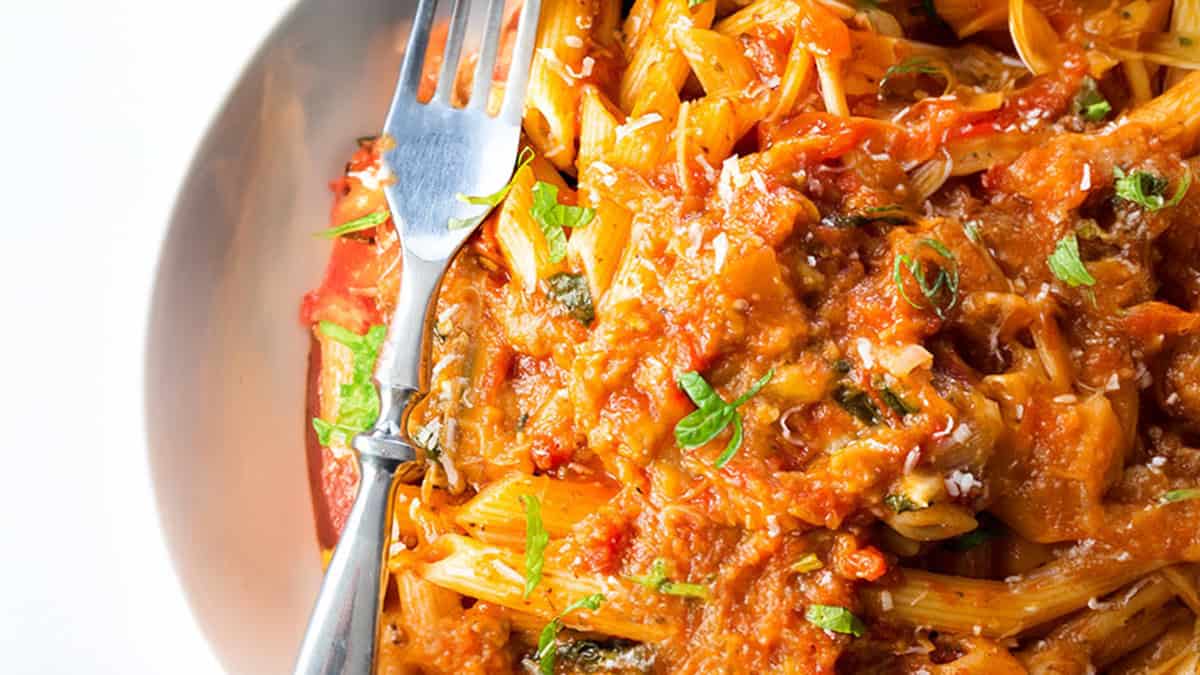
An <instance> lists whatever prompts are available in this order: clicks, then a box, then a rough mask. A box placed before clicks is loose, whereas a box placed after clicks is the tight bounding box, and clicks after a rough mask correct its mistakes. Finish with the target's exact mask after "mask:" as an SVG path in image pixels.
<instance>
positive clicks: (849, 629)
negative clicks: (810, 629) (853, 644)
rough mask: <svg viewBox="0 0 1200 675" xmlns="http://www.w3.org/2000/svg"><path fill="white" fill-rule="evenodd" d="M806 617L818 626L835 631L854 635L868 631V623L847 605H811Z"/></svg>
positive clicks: (861, 634) (860, 635) (859, 635)
mask: <svg viewBox="0 0 1200 675" xmlns="http://www.w3.org/2000/svg"><path fill="white" fill-rule="evenodd" d="M804 618H805V619H808V622H809V623H811V624H812V625H814V626H817V627H818V628H823V629H825V630H828V631H833V632H834V633H844V634H846V635H853V636H854V637H862V636H863V635H864V634H865V633H866V632H867V627H866V625H864V624H863V622H862V620H861V619H859V618H858V617H857V616H854V615H853V614H851V613H850V610H848V609H846V608H845V607H837V606H835V605H809V606H808V611H806V612H805V613H804Z"/></svg>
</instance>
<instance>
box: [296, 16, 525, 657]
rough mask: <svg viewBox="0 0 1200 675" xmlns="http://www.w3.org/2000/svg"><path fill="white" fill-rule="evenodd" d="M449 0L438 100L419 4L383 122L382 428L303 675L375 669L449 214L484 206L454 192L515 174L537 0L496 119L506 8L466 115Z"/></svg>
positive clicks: (417, 462)
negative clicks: (388, 292) (393, 257)
mask: <svg viewBox="0 0 1200 675" xmlns="http://www.w3.org/2000/svg"><path fill="white" fill-rule="evenodd" d="M446 1H447V2H452V3H453V9H452V10H451V15H450V29H449V34H448V36H447V39H446V46H445V50H444V56H443V62H442V67H441V73H440V76H439V78H438V85H437V90H436V92H435V93H434V96H433V98H432V99H431V100H430V101H429V103H421V102H419V101H418V100H417V87H418V84H419V83H420V79H421V72H422V66H423V61H424V55H425V51H426V48H427V47H428V45H429V36H430V31H431V30H432V28H433V25H434V15H435V10H436V5H437V2H438V0H420V4H419V5H418V7H417V14H416V18H415V19H414V20H413V24H412V29H411V32H410V35H409V39H408V46H407V48H406V49H405V54H404V62H403V64H402V65H401V67H400V80H399V83H398V84H397V86H396V95H395V97H394V98H393V100H392V107H391V110H389V111H388V116H387V120H386V121H385V122H384V133H385V134H387V135H389V136H391V137H392V138H393V139H395V142H396V145H395V148H394V149H393V150H390V151H388V152H387V153H385V154H384V156H383V161H384V162H385V163H386V166H387V167H388V168H389V169H390V170H391V173H392V175H393V176H395V182H394V183H393V184H392V185H389V186H388V187H387V188H386V194H387V200H388V206H389V207H390V208H391V213H392V220H393V222H394V223H395V224H396V229H397V231H398V232H399V235H400V243H401V255H402V257H403V259H402V263H401V273H400V297H399V300H398V301H397V303H396V312H395V314H394V315H393V317H392V322H391V325H390V327H389V330H388V337H387V342H386V343H385V344H384V347H383V349H382V350H381V355H380V358H379V362H378V364H376V369H375V379H376V381H377V382H378V384H379V394H380V400H381V406H380V415H379V420H378V421H377V422H376V424H375V428H374V430H372V431H371V432H369V433H364V434H359V435H358V436H357V437H356V438H355V439H354V444H353V445H354V449H355V450H357V451H358V461H359V469H360V476H361V481H360V484H359V488H358V495H357V496H356V498H355V501H354V507H353V509H351V511H350V516H349V518H348V519H347V520H346V525H345V527H344V529H343V530H342V536H341V539H340V541H339V542H338V546H337V550H336V551H335V552H334V554H333V560H332V561H331V562H330V564H329V569H328V571H326V573H325V580H324V582H323V583H322V584H321V593H320V595H319V596H318V598H317V602H316V606H315V607H314V609H313V613H312V617H311V619H309V624H308V629H307V631H306V633H305V636H304V642H303V643H302V644H301V647H300V656H299V658H298V659H297V662H296V670H295V673H297V675H317V674H320V675H332V674H342V675H358V674H364V675H365V674H366V673H369V672H371V669H372V666H373V663H374V655H375V639H376V631H377V621H378V616H379V611H380V609H381V606H382V602H383V593H382V584H381V580H382V578H383V576H382V574H383V565H384V564H385V553H386V551H385V546H386V542H387V536H388V529H389V525H390V524H391V506H392V501H393V499H392V495H393V491H394V487H395V484H396V482H397V480H408V479H412V478H415V477H416V476H418V475H419V474H420V467H421V463H422V460H421V459H420V458H419V457H418V454H417V452H416V451H415V450H414V449H413V443H412V440H411V439H410V438H409V437H408V434H407V430H406V428H405V427H406V425H405V421H406V418H407V414H408V411H409V410H410V408H411V406H412V405H413V404H415V403H416V402H417V401H418V400H420V398H421V397H422V396H423V395H424V393H425V392H427V391H428V387H429V362H428V357H429V350H428V347H429V333H430V322H431V316H430V314H431V312H432V308H433V305H434V298H435V297H436V295H437V290H438V287H439V286H440V284H441V280H442V276H443V274H444V273H445V271H446V267H447V266H448V265H449V263H450V260H451V259H452V258H453V257H454V254H455V253H456V252H457V251H458V249H459V248H460V247H461V246H462V244H463V242H464V241H466V239H467V237H468V235H470V233H471V231H472V230H473V229H474V228H470V227H464V228H454V229H452V228H451V227H449V223H450V221H451V219H452V218H453V219H471V218H477V217H478V216H480V215H482V214H481V213H480V212H481V210H483V207H480V206H472V205H468V204H465V203H462V202H460V201H458V200H456V199H455V197H454V196H455V193H465V194H469V195H487V194H492V193H494V192H496V191H497V190H498V189H500V188H501V187H502V186H503V185H504V184H505V183H506V182H507V181H508V179H509V176H510V174H511V173H512V166H513V158H514V157H515V156H516V151H517V144H518V142H519V141H520V132H521V115H522V107H523V105H524V99H525V88H526V85H527V83H528V79H529V65H530V61H531V60H532V57H533V45H534V38H535V36H536V33H537V23H538V16H539V13H540V9H541V0H525V4H524V6H523V7H522V8H521V16H520V19H519V21H520V23H519V26H518V30H517V37H516V42H515V44H514V47H513V50H512V62H511V66H510V70H509V73H508V80H507V85H506V86H505V95H504V99H503V101H502V102H501V105H500V110H499V113H498V114H497V115H495V116H494V117H493V116H491V115H490V114H489V112H488V98H489V93H490V91H491V87H492V74H493V70H494V68H495V62H496V55H497V52H498V51H499V46H500V38H501V30H502V22H503V18H504V17H503V15H504V0H490V1H489V3H488V5H487V10H486V11H487V15H486V23H485V27H484V30H483V39H482V48H481V49H480V52H479V60H478V64H477V66H476V71H475V78H474V85H473V89H472V91H471V95H470V98H469V99H468V101H467V104H466V106H465V107H464V108H457V107H454V106H453V105H452V104H451V100H452V94H453V92H454V80H455V75H456V73H457V72H458V64H459V59H460V56H461V53H462V49H463V42H464V38H465V36H466V33H467V18H468V14H469V12H470V7H469V5H470V4H471V0H446Z"/></svg>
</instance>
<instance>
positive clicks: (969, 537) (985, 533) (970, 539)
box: [942, 526, 999, 552]
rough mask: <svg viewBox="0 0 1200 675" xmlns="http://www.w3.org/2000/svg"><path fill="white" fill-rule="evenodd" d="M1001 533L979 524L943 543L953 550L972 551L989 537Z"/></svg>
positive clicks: (993, 537)
mask: <svg viewBox="0 0 1200 675" xmlns="http://www.w3.org/2000/svg"><path fill="white" fill-rule="evenodd" d="M998 536H999V535H998V534H997V533H995V532H993V531H991V530H989V529H987V528H986V527H983V526H979V527H977V528H975V529H973V530H971V531H970V532H967V533H965V534H960V535H958V536H957V537H954V538H952V539H947V540H945V541H944V542H942V545H943V546H945V547H946V548H948V549H950V550H951V551H958V552H962V551H970V550H971V549H973V548H975V547H976V546H979V545H980V544H982V543H984V542H986V541H987V540H989V539H995V538H996V537H998Z"/></svg>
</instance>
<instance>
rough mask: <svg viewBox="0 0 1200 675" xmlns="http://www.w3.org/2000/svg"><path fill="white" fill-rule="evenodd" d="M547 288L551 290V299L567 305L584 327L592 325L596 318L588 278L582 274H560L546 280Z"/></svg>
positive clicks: (572, 314)
mask: <svg viewBox="0 0 1200 675" xmlns="http://www.w3.org/2000/svg"><path fill="white" fill-rule="evenodd" d="M546 286H547V287H548V288H549V294H550V297H552V298H554V299H555V300H558V301H559V302H561V303H562V304H563V305H566V307H567V309H568V310H569V311H570V314H571V316H572V317H574V318H576V319H578V320H579V322H580V323H582V324H583V325H585V326H587V325H590V324H591V323H592V320H593V319H595V318H596V309H595V307H594V306H593V305H592V292H591V290H590V289H589V288H588V282H587V277H585V276H583V275H582V274H571V273H570V272H559V273H558V274H555V275H554V276H552V277H550V278H549V279H547V280H546Z"/></svg>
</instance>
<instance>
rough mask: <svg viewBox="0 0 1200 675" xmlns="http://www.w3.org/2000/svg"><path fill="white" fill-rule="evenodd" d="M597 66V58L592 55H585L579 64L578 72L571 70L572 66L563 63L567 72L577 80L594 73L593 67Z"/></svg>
mask: <svg viewBox="0 0 1200 675" xmlns="http://www.w3.org/2000/svg"><path fill="white" fill-rule="evenodd" d="M595 67H596V59H593V58H592V57H590V56H585V57H583V62H582V63H581V64H580V66H579V72H578V73H577V72H575V71H574V70H571V66H568V65H565V64H564V65H563V69H564V70H566V71H567V74H568V75H570V76H571V77H572V78H574V79H576V80H582V79H583V78H585V77H588V76H590V75H591V74H592V69H593V68H595Z"/></svg>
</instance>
